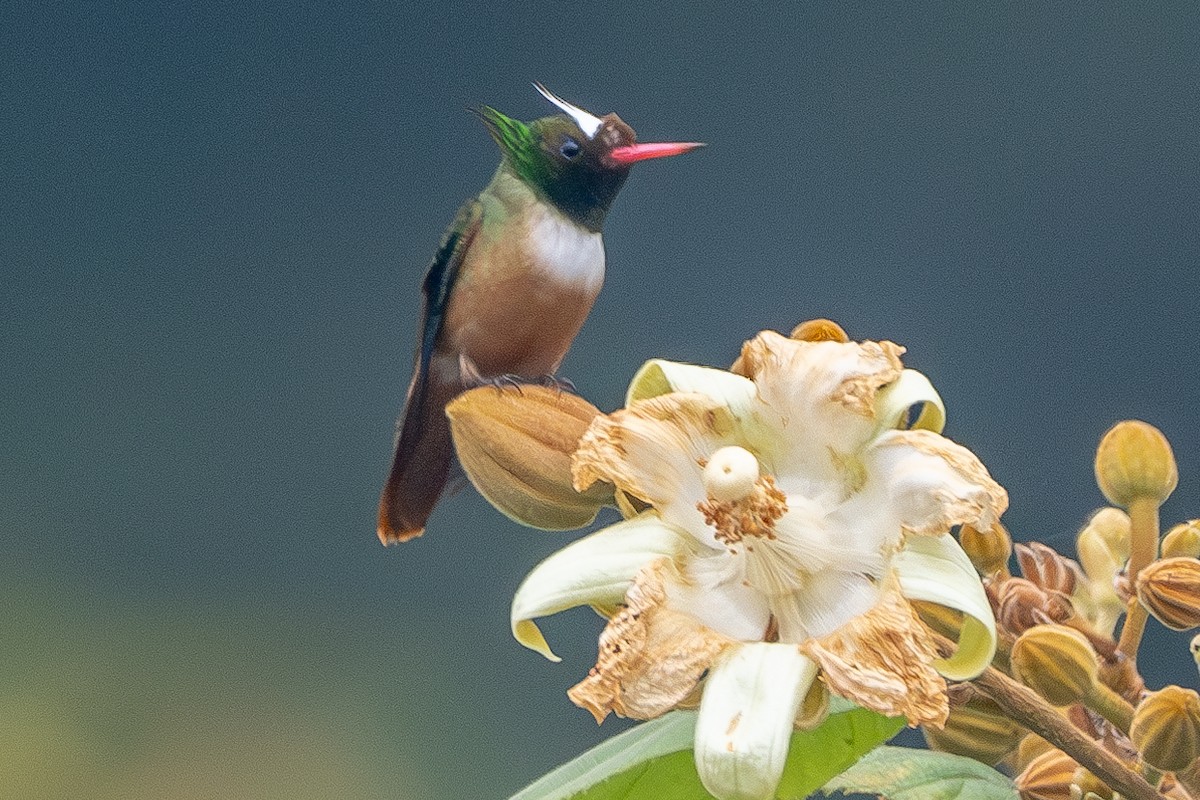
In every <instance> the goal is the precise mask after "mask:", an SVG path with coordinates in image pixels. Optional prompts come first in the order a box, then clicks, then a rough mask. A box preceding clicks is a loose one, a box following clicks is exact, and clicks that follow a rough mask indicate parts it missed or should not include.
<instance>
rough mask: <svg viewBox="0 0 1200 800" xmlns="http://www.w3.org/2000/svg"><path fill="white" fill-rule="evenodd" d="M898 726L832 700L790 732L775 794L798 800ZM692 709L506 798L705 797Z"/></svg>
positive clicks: (637, 799) (645, 727)
mask: <svg viewBox="0 0 1200 800" xmlns="http://www.w3.org/2000/svg"><path fill="white" fill-rule="evenodd" d="M903 726H904V722H903V720H898V719H889V718H887V717H884V716H881V715H879V714H876V713H875V712H873V711H867V710H866V709H862V708H859V707H857V706H855V705H853V704H852V703H849V702H847V701H844V700H841V699H840V698H836V697H834V698H831V702H830V712H829V718H828V719H826V721H825V722H824V723H822V724H821V725H820V726H819V727H817V728H815V729H814V730H811V731H798V732H797V733H795V734H793V735H792V740H791V749H790V751H789V756H788V762H787V766H785V767H784V770H783V779H782V780H781V781H780V786H779V795H778V796H779V797H780V798H786V800H800V798H805V797H807V796H808V795H809V794H811V793H812V792H813V791H815V790H816V789H818V788H819V787H820V786H822V785H823V784H824V783H825V782H826V781H828V780H829V779H830V778H832V777H833V776H835V775H837V774H838V773H839V772H841V771H842V770H844V769H845V768H846V767H848V766H849V765H851V764H853V763H854V762H855V761H856V760H858V759H859V758H861V757H862V755H863V754H864V753H867V752H869V751H870V750H871V749H872V748H874V747H876V746H878V745H879V744H880V743H882V742H885V741H887V740H888V739H890V738H891V737H892V736H894V735H895V734H896V732H897V731H899V730H900V728H902V727H903ZM695 727H696V712H694V711H673V712H671V713H670V714H667V715H666V716H663V717H660V718H659V719H656V720H652V721H650V722H645V723H642V724H641V725H638V726H637V727H636V728H632V729H630V730H628V731H625V732H624V733H622V734H620V735H618V736H614V737H613V738H612V739H609V740H608V741H607V742H605V743H604V744H601V745H599V746H598V747H594V748H592V749H591V750H589V751H588V752H586V753H584V754H583V755H581V756H579V757H578V758H576V759H574V760H572V761H569V762H567V763H566V764H564V765H563V766H561V767H559V768H558V769H556V770H554V771H553V772H551V773H549V774H548V775H546V776H544V777H542V778H541V779H539V780H538V781H536V782H535V783H533V784H531V785H530V786H528V787H527V788H526V789H524V790H523V791H521V792H519V793H518V794H516V795H513V797H512V798H511V800H709V798H711V795H709V794H708V792H706V791H705V790H704V786H703V785H702V784H701V783H700V776H699V775H697V774H696V767H695V763H694V762H693V760H692V739H693V735H694V731H695Z"/></svg>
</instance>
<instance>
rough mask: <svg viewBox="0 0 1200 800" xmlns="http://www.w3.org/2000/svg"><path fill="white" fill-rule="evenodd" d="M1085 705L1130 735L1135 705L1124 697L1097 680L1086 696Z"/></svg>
mask: <svg viewBox="0 0 1200 800" xmlns="http://www.w3.org/2000/svg"><path fill="white" fill-rule="evenodd" d="M1084 705H1086V706H1087V707H1088V708H1090V709H1092V710H1093V711H1095V712H1096V713H1097V714H1099V715H1100V716H1102V717H1104V718H1105V719H1106V720H1108V721H1109V722H1111V723H1112V724H1113V725H1115V726H1117V727H1118V728H1120V729H1121V733H1124V734H1125V735H1129V726H1130V725H1131V724H1132V723H1133V706H1132V705H1131V704H1130V703H1129V701H1128V700H1126V699H1125V698H1124V697H1121V695H1119V694H1117V693H1116V692H1114V691H1113V690H1112V689H1110V688H1108V687H1107V686H1105V685H1104V684H1103V683H1100V681H1096V683H1095V684H1094V685H1093V686H1092V690H1091V691H1090V692H1088V695H1087V697H1086V698H1084Z"/></svg>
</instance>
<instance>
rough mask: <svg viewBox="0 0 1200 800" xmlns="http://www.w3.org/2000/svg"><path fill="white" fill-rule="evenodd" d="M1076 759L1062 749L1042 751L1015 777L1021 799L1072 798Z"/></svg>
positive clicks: (1063, 799)
mask: <svg viewBox="0 0 1200 800" xmlns="http://www.w3.org/2000/svg"><path fill="white" fill-rule="evenodd" d="M1078 767H1079V765H1078V764H1076V763H1075V761H1074V760H1073V759H1072V758H1071V757H1070V756H1068V755H1067V754H1066V753H1064V752H1063V751H1061V750H1050V751H1049V752H1046V753H1042V754H1041V755H1040V756H1038V757H1037V758H1035V759H1033V761H1030V762H1029V765H1028V766H1026V767H1025V769H1024V770H1022V771H1021V774H1020V775H1018V776H1017V777H1016V778H1015V779H1014V781H1013V782H1014V783H1015V784H1016V786H1017V790H1018V791H1019V792H1020V794H1021V800H1071V783H1072V782H1073V781H1074V778H1075V770H1076V769H1077V768H1078Z"/></svg>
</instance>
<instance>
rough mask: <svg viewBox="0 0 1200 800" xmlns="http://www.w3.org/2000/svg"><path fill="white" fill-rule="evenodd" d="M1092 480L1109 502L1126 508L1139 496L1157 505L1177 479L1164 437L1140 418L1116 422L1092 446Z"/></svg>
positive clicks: (1177, 475) (1170, 490) (1172, 489)
mask: <svg viewBox="0 0 1200 800" xmlns="http://www.w3.org/2000/svg"><path fill="white" fill-rule="evenodd" d="M1096 483H1097V484H1099V486H1100V491H1102V492H1104V496H1105V497H1107V498H1108V501H1109V502H1110V503H1112V504H1113V505H1116V506H1121V507H1122V508H1129V506H1130V504H1131V503H1133V502H1135V501H1136V500H1140V499H1149V500H1153V501H1154V502H1155V503H1157V504H1159V505H1161V504H1162V502H1163V501H1164V500H1166V499H1167V497H1169V496H1170V494H1171V492H1173V491H1175V485H1176V484H1177V483H1179V472H1178V470H1177V468H1176V466H1175V455H1174V453H1172V452H1171V444H1170V443H1169V442H1168V441H1167V437H1165V436H1163V434H1162V431H1160V430H1159V429H1158V428H1156V427H1154V426H1153V425H1150V424H1149V423H1146V422H1141V421H1140V420H1135V419H1134V420H1125V421H1124V422H1118V423H1117V424H1116V425H1114V426H1113V427H1112V428H1111V429H1109V431H1108V433H1106V434H1104V438H1102V439H1101V440H1100V446H1099V447H1098V448H1097V449H1096Z"/></svg>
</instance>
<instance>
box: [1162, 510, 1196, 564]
mask: <svg viewBox="0 0 1200 800" xmlns="http://www.w3.org/2000/svg"><path fill="white" fill-rule="evenodd" d="M1162 556H1163V558H1200V519H1193V520H1188V521H1187V522H1181V523H1180V524H1178V525H1176V526H1175V527H1174V528H1171V530H1169V531H1167V535H1166V536H1164V537H1163V540H1162Z"/></svg>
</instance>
